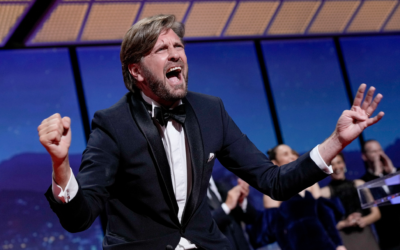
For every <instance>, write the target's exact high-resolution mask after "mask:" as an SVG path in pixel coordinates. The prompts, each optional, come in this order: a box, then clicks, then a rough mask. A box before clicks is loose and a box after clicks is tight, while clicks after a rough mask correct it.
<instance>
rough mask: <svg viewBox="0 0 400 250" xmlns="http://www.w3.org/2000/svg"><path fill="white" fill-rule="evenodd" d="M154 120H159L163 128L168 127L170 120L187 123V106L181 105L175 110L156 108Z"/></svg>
mask: <svg viewBox="0 0 400 250" xmlns="http://www.w3.org/2000/svg"><path fill="white" fill-rule="evenodd" d="M153 117H154V118H156V119H157V121H158V123H160V125H161V126H165V127H166V126H167V124H168V121H169V119H171V118H172V119H174V120H175V121H177V122H179V123H180V124H183V123H185V119H186V108H185V104H182V105H179V106H177V107H175V108H173V109H164V108H161V107H154V115H153Z"/></svg>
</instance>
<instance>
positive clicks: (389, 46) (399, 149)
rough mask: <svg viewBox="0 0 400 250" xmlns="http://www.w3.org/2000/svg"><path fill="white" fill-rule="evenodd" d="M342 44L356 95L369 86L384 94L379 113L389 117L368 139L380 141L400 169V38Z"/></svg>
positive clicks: (370, 130) (370, 131) (350, 40)
mask: <svg viewBox="0 0 400 250" xmlns="http://www.w3.org/2000/svg"><path fill="white" fill-rule="evenodd" d="M340 41H341V45H342V47H343V52H344V56H345V61H346V66H347V70H348V72H349V75H350V82H351V86H352V91H353V93H355V92H356V91H357V85H359V84H360V83H366V84H368V85H369V86H375V87H376V88H377V90H378V91H379V92H380V93H382V94H383V100H382V102H381V104H380V105H379V109H378V111H382V110H383V111H385V116H384V117H383V119H382V120H381V121H380V122H379V123H378V124H376V125H375V126H373V127H371V128H368V129H367V130H365V132H364V136H365V139H366V140H369V139H376V140H378V141H379V142H380V143H381V144H382V147H383V148H384V150H385V152H386V153H387V154H388V156H389V157H390V158H391V159H392V161H393V164H394V165H395V166H396V167H400V154H399V153H400V126H399V124H400V94H399V93H400V36H383V37H359V38H343V39H341V40H340ZM376 114H377V112H375V114H374V115H376Z"/></svg>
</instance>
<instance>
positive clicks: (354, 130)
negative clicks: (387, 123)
mask: <svg viewBox="0 0 400 250" xmlns="http://www.w3.org/2000/svg"><path fill="white" fill-rule="evenodd" d="M366 88H367V85H366V84H364V83H363V84H361V85H360V87H359V88H358V91H357V94H356V97H355V98H354V102H353V106H352V107H351V109H350V110H345V111H343V113H342V115H341V116H340V117H339V120H338V122H337V124H336V128H335V131H334V132H333V133H332V135H331V136H330V137H329V138H328V139H326V140H325V141H324V142H323V143H322V144H321V145H320V146H319V147H318V150H319V153H320V155H321V157H322V159H324V161H325V162H326V163H330V162H331V161H332V159H333V158H334V157H335V156H336V155H337V154H338V153H339V152H340V151H342V150H343V148H345V147H346V146H347V145H349V144H350V143H351V142H352V141H353V140H354V139H356V138H357V137H358V136H359V135H360V134H361V132H362V131H364V129H366V128H367V127H369V126H371V125H373V124H375V123H377V122H378V121H379V120H380V119H382V117H383V115H384V113H383V112H382V111H381V112H379V113H378V114H377V115H376V116H374V117H371V115H372V113H374V111H375V110H376V108H377V107H378V104H379V102H380V101H381V100H382V97H383V96H382V95H381V94H377V95H376V96H375V98H373V96H374V92H375V88H374V87H370V88H369V90H368V92H367V95H366V97H365V99H364V101H363V97H364V93H365V90H366Z"/></svg>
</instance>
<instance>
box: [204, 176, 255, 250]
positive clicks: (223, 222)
mask: <svg viewBox="0 0 400 250" xmlns="http://www.w3.org/2000/svg"><path fill="white" fill-rule="evenodd" d="M215 184H216V186H217V188H218V192H219V194H220V196H221V200H222V202H221V203H220V204H219V205H218V206H215V205H216V204H214V203H213V202H211V201H210V198H208V201H209V203H208V204H209V207H210V210H211V215H212V217H213V219H214V221H215V222H216V223H217V225H218V228H219V230H220V231H221V232H222V233H223V234H224V235H225V236H226V238H228V240H229V242H230V243H231V245H232V249H233V250H250V243H249V242H248V241H247V240H246V237H245V236H244V232H243V229H242V226H241V222H244V223H246V224H253V223H254V222H255V221H256V219H257V217H258V212H257V211H256V209H255V208H254V207H253V206H252V205H251V203H250V202H248V203H247V208H246V212H244V211H243V210H242V208H241V207H240V206H237V207H236V208H235V209H232V211H231V212H230V213H229V214H226V213H225V211H224V210H223V209H222V206H221V205H222V203H223V202H225V201H226V198H227V195H228V192H229V190H230V189H231V188H232V187H231V186H229V185H227V184H225V183H222V182H218V183H215Z"/></svg>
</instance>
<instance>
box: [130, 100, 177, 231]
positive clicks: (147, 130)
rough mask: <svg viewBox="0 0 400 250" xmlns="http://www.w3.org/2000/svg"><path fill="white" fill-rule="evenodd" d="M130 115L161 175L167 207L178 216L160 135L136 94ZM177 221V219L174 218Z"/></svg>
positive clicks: (168, 167) (131, 103)
mask: <svg viewBox="0 0 400 250" xmlns="http://www.w3.org/2000/svg"><path fill="white" fill-rule="evenodd" d="M130 105H131V114H132V116H133V119H134V120H135V121H136V123H137V125H138V127H139V129H140V130H141V131H142V133H143V135H144V136H145V137H146V139H147V141H148V143H149V148H150V151H151V154H152V156H153V159H154V162H155V165H156V167H157V169H158V171H159V173H160V175H161V179H162V182H163V184H164V186H165V190H166V191H167V195H168V201H169V206H170V207H171V208H172V210H173V212H174V214H176V215H177V214H178V204H177V202H176V198H175V195H174V190H173V187H172V181H171V172H170V166H169V164H168V159H167V156H166V154H165V150H164V145H163V143H162V141H161V137H160V134H159V132H158V130H157V127H156V126H155V124H154V123H153V120H152V119H151V117H150V115H149V113H148V111H147V110H146V107H145V106H144V104H143V102H142V101H141V97H140V96H139V94H137V93H133V94H132V95H131V101H130ZM176 219H177V221H178V217H176ZM178 223H179V221H178Z"/></svg>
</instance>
